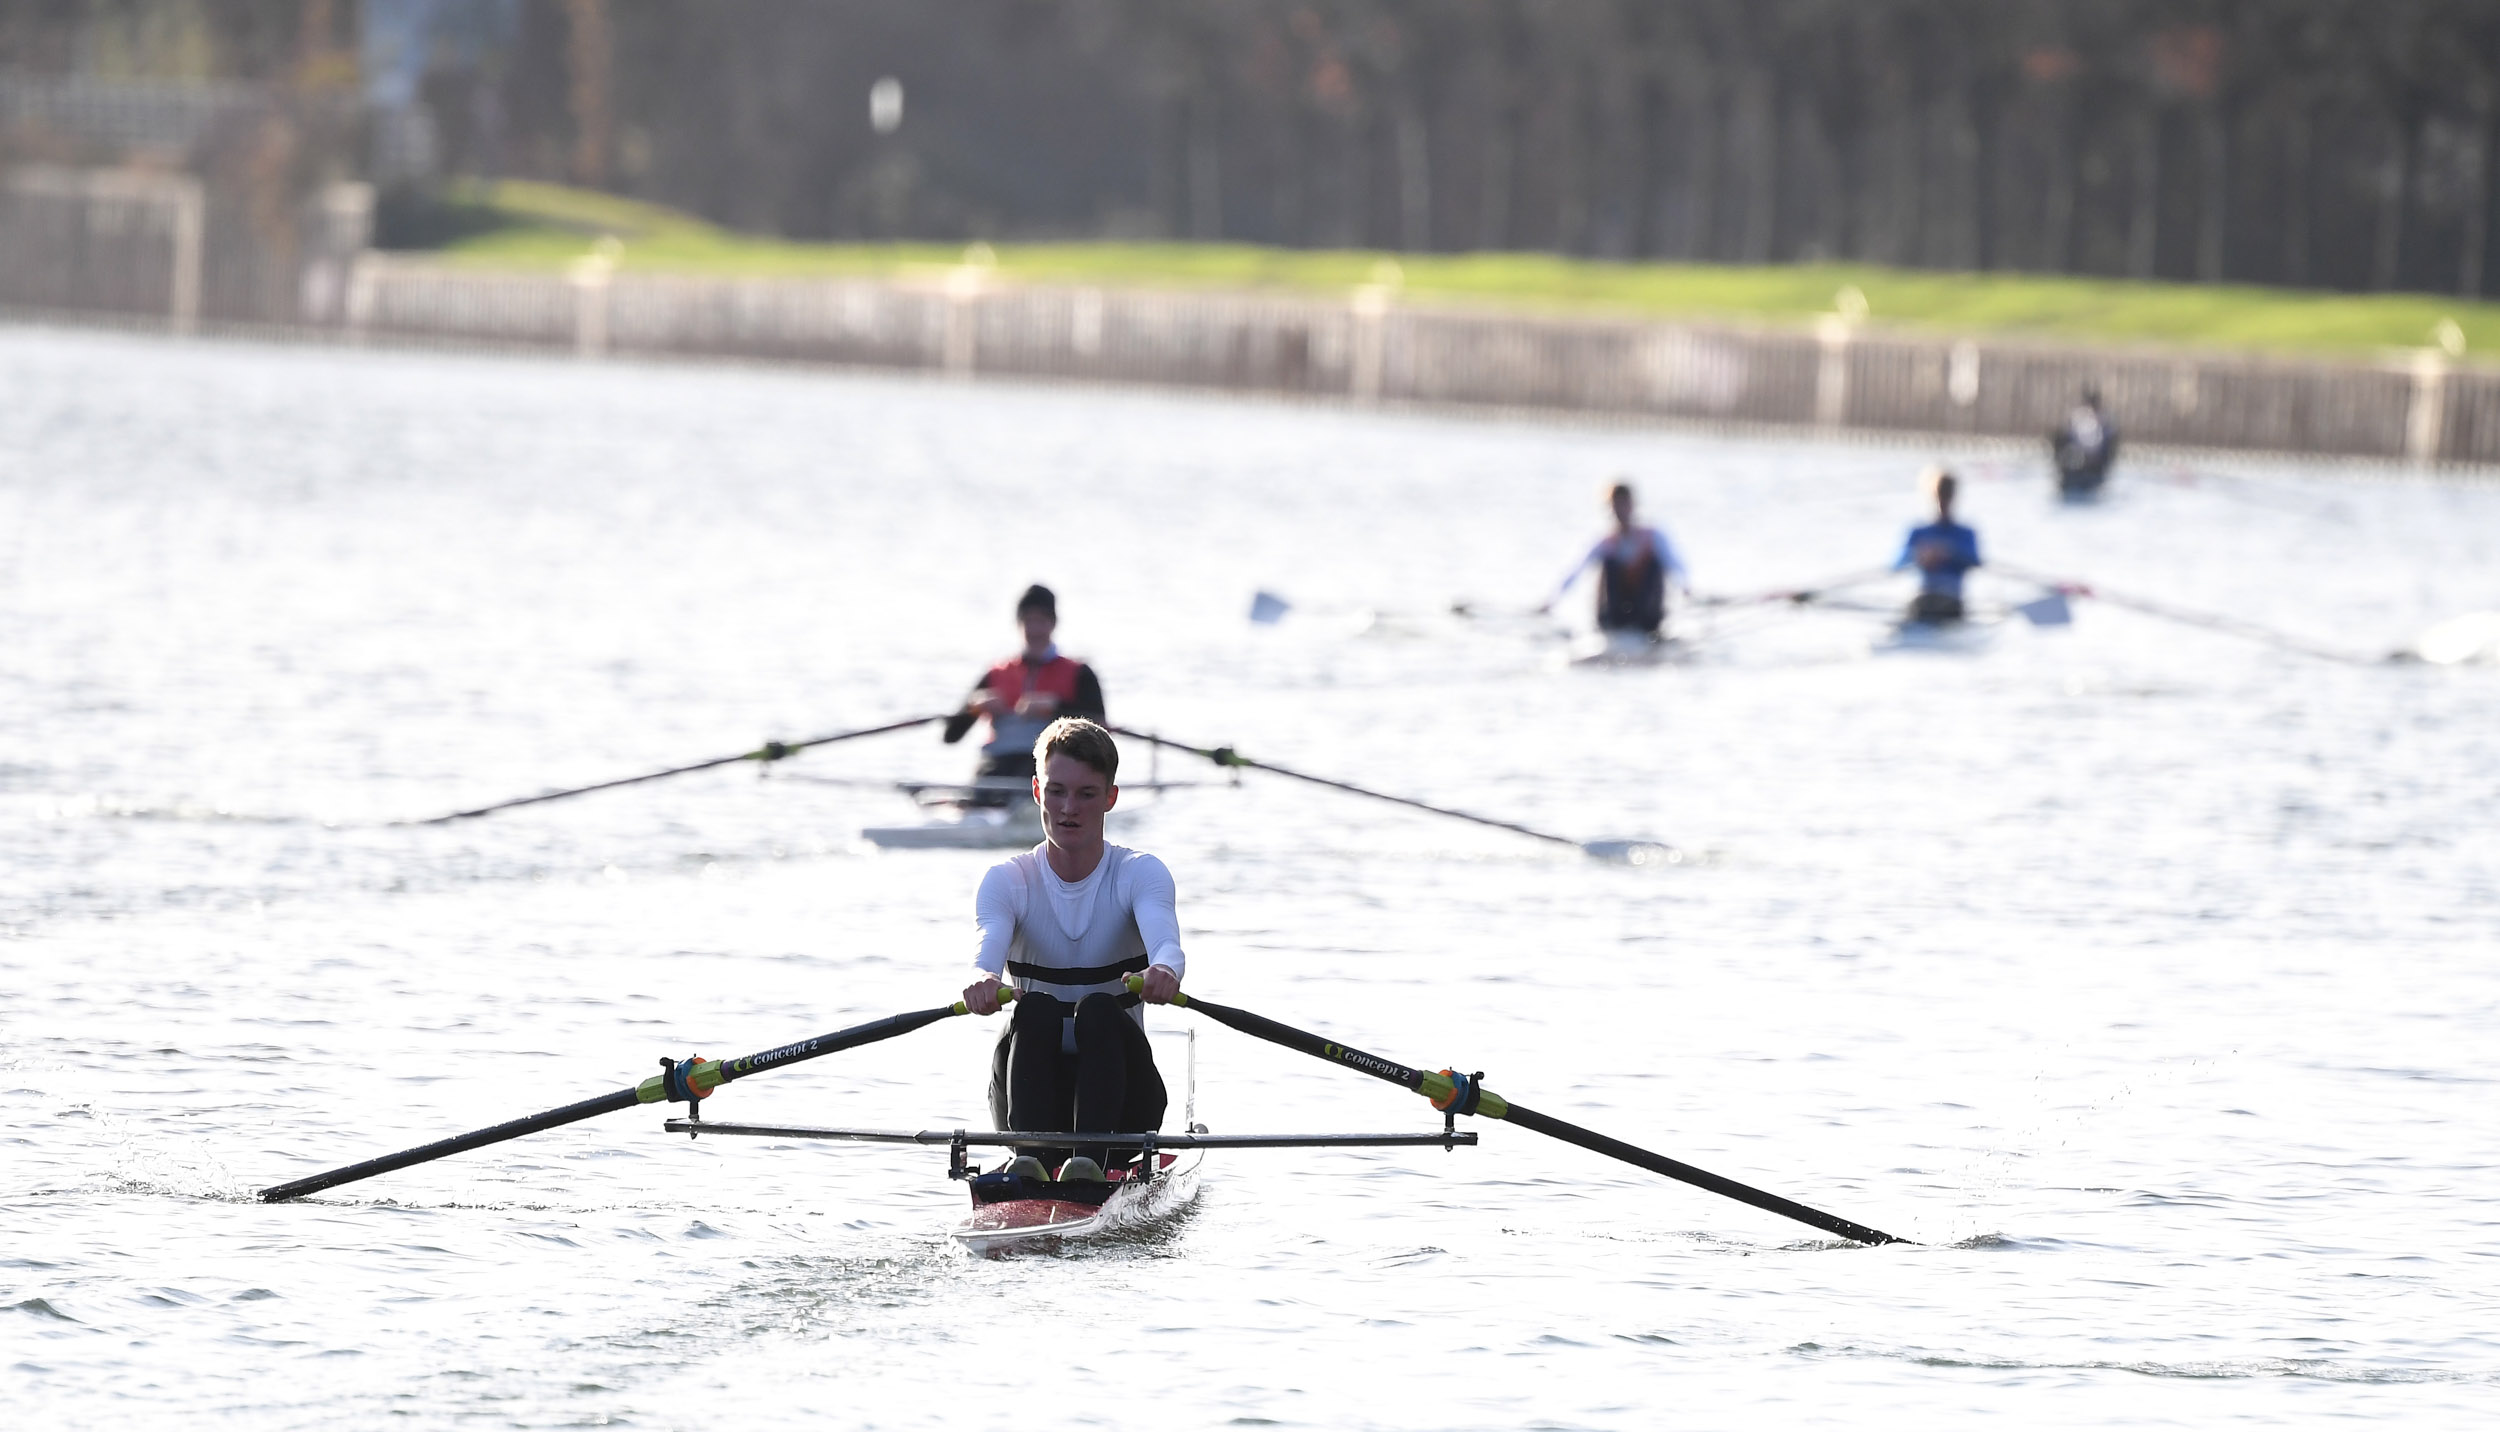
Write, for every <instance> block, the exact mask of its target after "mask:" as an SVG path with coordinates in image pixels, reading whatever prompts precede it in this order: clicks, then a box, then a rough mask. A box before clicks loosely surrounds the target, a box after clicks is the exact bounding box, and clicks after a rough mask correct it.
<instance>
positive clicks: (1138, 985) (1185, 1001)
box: [1121, 975, 1189, 1009]
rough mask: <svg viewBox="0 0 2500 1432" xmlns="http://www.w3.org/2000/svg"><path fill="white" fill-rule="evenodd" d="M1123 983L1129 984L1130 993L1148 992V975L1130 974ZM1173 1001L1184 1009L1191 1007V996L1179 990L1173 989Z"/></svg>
mask: <svg viewBox="0 0 2500 1432" xmlns="http://www.w3.org/2000/svg"><path fill="white" fill-rule="evenodd" d="M1121 983H1123V984H1125V985H1127V986H1128V992H1129V993H1130V994H1144V993H1145V992H1146V977H1145V976H1144V975H1130V976H1129V977H1128V978H1127V979H1125V980H1123V981H1121ZM1172 1003H1174V1004H1176V1005H1179V1006H1180V1007H1181V1008H1183V1009H1187V1008H1189V996H1187V995H1185V994H1183V993H1181V992H1180V991H1179V990H1174V991H1172Z"/></svg>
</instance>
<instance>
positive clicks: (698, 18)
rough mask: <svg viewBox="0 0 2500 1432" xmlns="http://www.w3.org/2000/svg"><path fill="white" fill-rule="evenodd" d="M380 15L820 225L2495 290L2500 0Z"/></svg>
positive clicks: (1130, 2) (519, 94)
mask: <svg viewBox="0 0 2500 1432" xmlns="http://www.w3.org/2000/svg"><path fill="white" fill-rule="evenodd" d="M314 3H315V0H294V3H287V0H267V3H264V4H260V5H257V6H256V5H253V4H249V3H239V0H11V3H10V4H9V5H8V6H5V7H0V10H6V11H7V12H9V14H10V19H9V20H8V21H7V22H6V24H5V26H4V27H0V65H22V64H27V63H31V62H32V61H30V60H29V59H28V58H26V57H25V54H24V53H23V52H25V51H28V50H29V49H30V48H39V46H34V45H33V44H32V42H31V41H30V40H29V38H28V37H29V36H32V35H34V34H35V32H36V31H39V30H41V29H43V26H42V25H41V24H38V23H32V22H28V21H27V20H26V18H25V17H26V16H27V15H29V14H32V13H34V12H38V11H41V12H47V13H55V12H57V13H67V12H72V11H77V12H91V11H96V10H117V11H120V12H127V13H130V14H138V13H141V12H153V11H159V10H181V11H184V12H186V13H191V14H204V13H209V12H215V14H216V15H217V16H218V17H219V18H218V19H217V21H216V28H218V29H223V28H225V27H226V26H228V25H232V26H234V27H235V28H236V31H237V33H249V34H252V35H256V36H258V37H259V39H258V40H257V41H256V43H258V44H259V45H260V47H261V48H262V49H263V50H265V51H266V52H267V53H268V57H267V59H266V60H265V63H266V64H267V65H269V66H272V67H276V68H284V67H285V66H288V65H296V66H300V65H302V64H303V63H304V61H303V59H302V55H303V52H304V48H305V47H304V44H303V42H302V40H301V38H300V36H301V34H302V33H303V32H304V29H305V27H304V25H303V23H302V15H303V13H304V11H305V10H306V8H307V6H308V5H312V4H314ZM339 3H340V5H341V8H342V9H343V10H344V9H346V8H348V4H347V0H339ZM321 8H322V9H323V10H324V12H325V13H324V15H323V16H322V17H321V23H323V24H327V23H329V21H328V19H327V16H326V6H323V7H321ZM354 8H355V9H356V13H357V15H359V16H361V17H362V23H363V24H364V25H365V26H366V27H367V28H368V29H369V30H371V29H375V28H376V27H377V26H378V25H380V24H381V22H382V21H383V20H384V19H388V20H389V22H390V23H391V24H392V25H394V26H396V27H398V29H399V30H401V31H403V32H406V33H411V34H415V33H422V32H424V31H425V28H426V25H427V24H429V23H430V24H433V25H434V26H435V27H436V29H438V30H440V31H443V32H446V33H448V32H451V31H458V32H459V33H460V34H462V35H464V36H466V37H467V39H466V40H464V41H463V42H462V43H459V44H444V45H442V46H440V47H439V53H433V54H431V55H430V56H429V57H427V58H425V59H424V60H423V61H422V62H421V63H420V64H418V66H417V68H418V70H419V71H420V72H421V82H420V84H419V86H418V93H420V94H421V95H422V97H423V100H424V103H425V108H426V109H427V111H428V114H429V117H430V122H431V123H432V124H433V126H434V127H435V130H436V132H437V134H438V136H439V145H438V147H439V152H440V155H441V162H442V164H443V166H444V167H445V169H446V170H448V171H451V172H465V173H482V174H510V175H525V176H532V177H543V178H549V179H562V180H567V181H570V182H575V183H582V184H588V185H593V186H597V187H603V188H609V189H614V190H617V191H619V192H624V193H630V194H635V195H638V196H641V197H646V198H651V199H656V200H660V201H663V202H667V203H673V204H678V205H681V206H684V207H686V208H689V209H693V210H695V211H697V212H700V213H702V214H705V215H707V216H710V217H712V218H715V219H718V220H720V221H722V222H724V223H728V224H732V225H735V226H738V227H742V228H748V229H754V230H760V231H765V232H771V233H778V234H783V235H787V236H790V237H795V238H884V237H906V236H908V237H917V238H934V239H952V238H971V237H992V238H997V237H1045V236H1056V237H1072V236H1115V237H1152V236H1169V237H1177V238H1196V239H1223V240H1241V241H1250V242H1259V243H1273V244H1285V245H1296V246H1348V247H1354V246H1360V247H1378V248H1389V249H1405V250H1439V251H1451V250H1471V249H1514V250H1545V251H1551V252H1556V253H1566V254H1577V255H1588V256H1598V257H1613V258H1663V259H1691V260H1716V261H1726V262H1748V263H1764V262H1781V261H1789V260H1800V259H1862V260H1868V261H1873V262H1879V263H1889V264H1900V265H1909V266H1919V267H1936V268H1965V269H2022V270H2030V271H2039V272H2074V273H2090V274H2111V275H2132V276H2138V277H2160V278H2172V279H2194V280H2217V281H2218V280H2231V281H2248V282H2262V283H2281V284H2291V285H2316V286H2328V287H2336V288H2347V289H2392V288H2412V289H2426V290H2436V291H2448V292H2461V293H2467V294H2480V293H2483V292H2485V291H2486V290H2487V288H2488V287H2489V286H2490V285H2491V283H2492V282H2493V280H2492V279H2491V278H2490V277H2489V276H2490V275H2491V273H2492V269H2493V264H2492V257H2493V255H2492V249H2493V246H2494V243H2495V234H2494V228H2495V225H2494V224H2493V222H2492V209H2493V205H2494V203H2495V200H2496V199H2500V193H2496V192H2495V191H2496V190H2500V185H2495V183H2494V167H2495V165H2500V0H363V4H362V5H361V6H357V7H354ZM480 34H486V35H489V36H490V37H491V42H488V43H476V42H475V41H476V37H477V36H479V35H480ZM373 53H374V52H373V47H372V45H370V44H368V45H367V46H366V49H365V54H366V56H367V62H368V64H371V63H373V62H374V61H373ZM885 77H892V78H894V79H896V80H899V81H900V82H901V85H902V88H903V94H904V96H905V103H904V106H903V111H902V120H901V123H900V125H899V126H898V127H894V128H892V129H891V130H890V131H881V130H880V129H879V128H878V127H877V126H876V125H874V124H872V122H871V115H870V105H869V100H868V96H869V91H870V88H871V86H872V85H874V84H875V83H876V82H877V81H878V80H879V79H881V78H885Z"/></svg>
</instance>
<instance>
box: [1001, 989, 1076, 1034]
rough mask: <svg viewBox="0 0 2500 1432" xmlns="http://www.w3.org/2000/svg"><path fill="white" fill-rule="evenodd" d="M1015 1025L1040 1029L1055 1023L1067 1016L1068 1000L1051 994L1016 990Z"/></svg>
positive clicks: (1021, 1027) (1019, 1027) (1020, 1027)
mask: <svg viewBox="0 0 2500 1432" xmlns="http://www.w3.org/2000/svg"><path fill="white" fill-rule="evenodd" d="M1014 1009H1015V1015H1014V1021H1015V1027H1016V1028H1018V1029H1040V1028H1045V1027H1047V1026H1050V1025H1055V1024H1057V1023H1058V1022H1059V1021H1060V1020H1063V1019H1065V1018H1067V1017H1068V1002H1067V1001H1066V1000H1063V999H1061V998H1059V997H1058V996H1057V995H1053V994H1028V993H1026V992H1025V991H1023V990H1018V991H1016V1002H1015V1005H1014Z"/></svg>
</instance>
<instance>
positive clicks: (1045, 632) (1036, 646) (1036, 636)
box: [1016, 608, 1059, 651]
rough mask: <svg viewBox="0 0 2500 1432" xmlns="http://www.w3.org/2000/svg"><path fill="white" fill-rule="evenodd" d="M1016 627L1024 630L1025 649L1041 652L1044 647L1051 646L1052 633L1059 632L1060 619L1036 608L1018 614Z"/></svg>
mask: <svg viewBox="0 0 2500 1432" xmlns="http://www.w3.org/2000/svg"><path fill="white" fill-rule="evenodd" d="M1016 625H1018V626H1020V627H1023V628H1024V649H1025V650H1027V651H1040V650H1041V649H1042V648H1043V647H1046V646H1048V645H1050V636H1051V633H1053V632H1055V631H1057V630H1059V619H1058V618H1057V617H1055V616H1052V615H1051V614H1050V613H1048V612H1046V611H1042V610H1041V609H1039V608H1034V609H1033V610H1030V611H1024V612H1019V613H1017V614H1016Z"/></svg>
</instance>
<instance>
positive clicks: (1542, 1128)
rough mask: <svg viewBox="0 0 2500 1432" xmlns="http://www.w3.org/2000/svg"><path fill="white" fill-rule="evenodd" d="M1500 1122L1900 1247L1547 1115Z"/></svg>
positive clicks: (1514, 1112)
mask: <svg viewBox="0 0 2500 1432" xmlns="http://www.w3.org/2000/svg"><path fill="white" fill-rule="evenodd" d="M1502 1122H1504V1123H1506V1124H1517V1125H1519V1126H1520V1127H1521V1128H1523V1129H1534V1130H1536V1131H1537V1132H1538V1133H1540V1134H1544V1135H1546V1136H1548V1137H1549V1138H1557V1139H1560V1140H1562V1141H1563V1142H1564V1143H1567V1144H1577V1145H1579V1146H1580V1147H1581V1148H1584V1149H1587V1150H1588V1151H1589V1152H1590V1153H1593V1154H1604V1155H1605V1156H1606V1157H1608V1158H1610V1159H1620V1160H1622V1161H1623V1162H1625V1163H1628V1164H1631V1165H1633V1166H1634V1167H1636V1168H1645V1169H1648V1170H1649V1171H1650V1172H1651V1173H1655V1174H1663V1175H1665V1176H1666V1177H1668V1178H1671V1179H1674V1180H1676V1181H1677V1182H1678V1183H1689V1184H1691V1185H1692V1186H1693V1187H1695V1188H1706V1189H1708V1190H1709V1191H1711V1192H1712V1193H1715V1194H1718V1195H1719V1196H1720V1197H1722V1198H1732V1199H1735V1200H1736V1201H1737V1202H1738V1203H1747V1204H1751V1205H1753V1206H1754V1207H1756V1208H1759V1209H1761V1210H1762V1211H1763V1212H1765V1213H1776V1214H1778V1215H1779V1216H1780V1217H1782V1218H1793V1219H1795V1220H1797V1221H1798V1222H1799V1223H1803V1224H1807V1225H1809V1226H1811V1227H1815V1228H1820V1229H1822V1230H1823V1231H1824V1232H1826V1233H1832V1234H1837V1235H1839V1236H1840V1237H1842V1238H1846V1239H1849V1240H1851V1241H1852V1242H1857V1243H1899V1242H1901V1241H1902V1240H1900V1239H1898V1238H1895V1237H1893V1236H1892V1235H1891V1234H1889V1233H1884V1232H1879V1231H1877V1230H1876V1229H1872V1228H1869V1227H1867V1226H1866V1225H1865V1224H1863V1223H1856V1222H1852V1221H1851V1220H1849V1219H1846V1218H1842V1217H1840V1216H1839V1215H1838V1214H1833V1213H1825V1212H1824V1211H1822V1210H1821V1209H1819V1208H1808V1207H1807V1206H1806V1205H1804V1204H1802V1203H1799V1202H1797V1201H1795V1200H1794V1199H1787V1198H1782V1197H1780V1196H1779V1195H1778V1194H1776V1193H1766V1192H1764V1191H1763V1190H1761V1189H1758V1188H1754V1187H1751V1186H1749V1185H1747V1184H1741V1183H1738V1182H1737V1181H1736V1180H1734V1179H1732V1178H1724V1177H1721V1176H1720V1175H1718V1174H1715V1173H1712V1172H1711V1171H1710V1170H1708V1169H1703V1168H1695V1167H1693V1166H1692V1165H1691V1164H1688V1163H1685V1162H1683V1161H1681V1160H1679V1159H1671V1158H1668V1157H1667V1156H1666V1155H1665V1154H1654V1153H1651V1152H1650V1151H1649V1150H1647V1149H1644V1148H1638V1147H1635V1146H1633V1145H1631V1144H1627V1143H1625V1142H1624V1141H1623V1140H1621V1139H1610V1138H1608V1137H1606V1136H1605V1135H1604V1134H1601V1133H1598V1132H1597V1131H1596V1130H1594V1129H1584V1128H1581V1127H1580V1126H1579V1125H1578V1124H1571V1123H1565V1122H1564V1121H1563V1120H1561V1119H1557V1118H1555V1117H1553V1116H1552V1115H1550V1114H1540V1113H1538V1112H1537V1111H1536V1110H1534V1109H1530V1108H1526V1107H1523V1106H1521V1105H1518V1104H1511V1105H1509V1106H1508V1107H1506V1108H1505V1109H1504V1110H1503V1111H1502Z"/></svg>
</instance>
